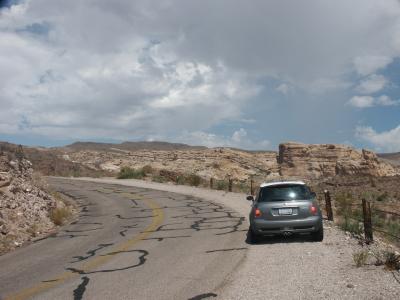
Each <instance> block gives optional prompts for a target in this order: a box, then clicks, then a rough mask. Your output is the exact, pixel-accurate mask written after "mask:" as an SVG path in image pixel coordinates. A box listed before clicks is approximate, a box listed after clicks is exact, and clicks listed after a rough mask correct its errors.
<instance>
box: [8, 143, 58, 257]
mask: <svg viewBox="0 0 400 300" xmlns="http://www.w3.org/2000/svg"><path fill="white" fill-rule="evenodd" d="M41 184H42V183H41V182H40V181H39V179H38V178H36V177H35V176H34V174H33V169H32V164H31V163H30V162H29V161H28V160H26V159H24V158H23V154H22V152H21V151H20V152H18V151H17V152H16V153H12V152H4V151H1V152H0V254H2V253H4V252H6V251H8V250H10V249H13V248H15V247H18V246H20V245H21V244H22V243H23V242H25V241H28V240H30V239H32V238H33V237H35V236H39V235H41V234H43V233H44V232H47V231H49V230H51V229H52V228H54V226H55V225H54V223H53V222H52V220H51V219H50V217H49V212H50V211H52V210H53V209H55V208H56V207H57V206H58V205H60V204H58V203H57V201H56V199H55V198H54V197H53V196H51V195H50V194H49V193H47V192H45V191H44V190H43V189H42V188H41V187H40V185H41Z"/></svg>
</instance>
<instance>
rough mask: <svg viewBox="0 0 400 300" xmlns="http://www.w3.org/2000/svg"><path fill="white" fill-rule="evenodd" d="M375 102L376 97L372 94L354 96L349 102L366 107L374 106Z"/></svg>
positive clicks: (359, 106) (355, 105)
mask: <svg viewBox="0 0 400 300" xmlns="http://www.w3.org/2000/svg"><path fill="white" fill-rule="evenodd" d="M374 102H375V101H374V98H373V97H371V96H353V97H351V99H350V100H349V102H348V104H350V105H352V106H354V107H358V108H365V107H372V106H374Z"/></svg>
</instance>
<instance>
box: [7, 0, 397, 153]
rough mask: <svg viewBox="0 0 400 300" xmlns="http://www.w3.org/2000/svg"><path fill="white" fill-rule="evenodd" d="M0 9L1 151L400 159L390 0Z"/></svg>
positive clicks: (101, 2) (31, 2) (12, 5)
mask: <svg viewBox="0 0 400 300" xmlns="http://www.w3.org/2000/svg"><path fill="white" fill-rule="evenodd" d="M0 5H1V9H0V76H1V77H0V78H1V81H0V104H1V107H2V109H1V110H0V140H6V141H10V142H14V143H21V144H27V145H44V146H56V145H63V144H67V143H70V142H73V141H76V140H91V141H105V142H113V141H115V142H119V141H124V140H165V141H171V142H184V143H189V144H196V145H206V146H211V147H213V146H232V147H240V148H246V149H276V148H277V145H278V144H279V143H280V142H284V141H298V142H304V143H340V144H348V145H353V146H354V147H357V148H369V149H373V150H375V151H379V152H394V151H400V87H399V85H400V76H398V75H399V70H400V59H399V57H400V4H399V1H397V0H386V1H375V0H353V1H345V0H342V1H328V0H318V1H317V0H306V1H301V2H300V1H294V0H293V1H289V0H282V1H262V0H255V1H252V2H248V1H239V0H217V1H215V0H204V1H201V2H193V1H181V0H170V1H159V0H157V1H156V0H146V1H145V0H143V1H125V0H115V1H107V0H98V1H90V0H81V1H79V2H74V1H61V0H26V1H1V2H0Z"/></svg>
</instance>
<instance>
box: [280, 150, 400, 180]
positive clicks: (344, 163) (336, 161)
mask: <svg viewBox="0 0 400 300" xmlns="http://www.w3.org/2000/svg"><path fill="white" fill-rule="evenodd" d="M278 164H279V173H280V175H281V176H284V177H290V176H303V177H306V178H321V177H330V176H336V175H339V176H342V175H367V176H393V175H396V173H397V172H396V170H395V169H394V168H393V167H392V166H391V165H390V164H388V163H385V162H382V161H379V160H378V157H377V156H376V154H375V153H374V152H371V151H368V150H362V151H358V150H355V149H354V148H351V147H348V146H343V145H332V144H316V145H307V144H300V143H284V144H281V145H279V155H278Z"/></svg>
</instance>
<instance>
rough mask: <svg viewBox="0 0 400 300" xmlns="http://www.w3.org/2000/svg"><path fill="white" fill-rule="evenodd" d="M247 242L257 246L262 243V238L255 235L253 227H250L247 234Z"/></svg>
mask: <svg viewBox="0 0 400 300" xmlns="http://www.w3.org/2000/svg"><path fill="white" fill-rule="evenodd" d="M247 241H248V242H249V243H250V244H257V243H259V242H260V241H261V237H260V236H259V235H258V234H256V233H254V232H253V230H252V229H251V227H249V230H248V232H247Z"/></svg>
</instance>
